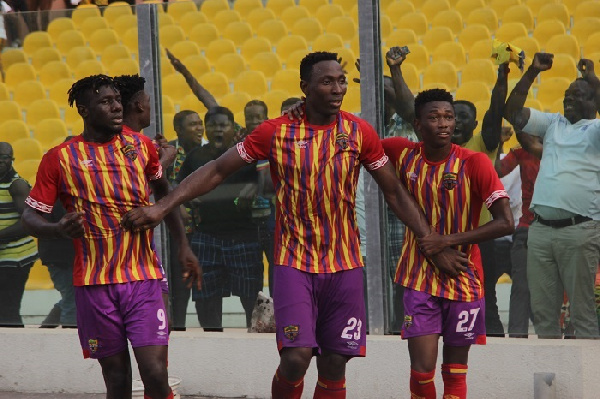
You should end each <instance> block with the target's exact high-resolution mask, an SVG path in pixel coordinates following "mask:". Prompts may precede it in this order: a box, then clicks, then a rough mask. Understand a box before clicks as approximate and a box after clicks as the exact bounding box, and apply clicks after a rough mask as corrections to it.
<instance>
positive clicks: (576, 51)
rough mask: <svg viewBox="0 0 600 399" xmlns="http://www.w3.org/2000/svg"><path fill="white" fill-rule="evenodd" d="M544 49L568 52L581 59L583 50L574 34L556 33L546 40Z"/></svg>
mask: <svg viewBox="0 0 600 399" xmlns="http://www.w3.org/2000/svg"><path fill="white" fill-rule="evenodd" d="M544 51H545V52H547V53H553V54H559V53H561V54H568V55H570V56H571V57H573V58H575V59H579V57H580V54H581V50H580V48H579V42H578V41H577V38H575V36H573V35H555V36H552V37H551V38H550V40H548V41H547V42H546V46H545V48H544Z"/></svg>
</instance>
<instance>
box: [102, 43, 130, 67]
mask: <svg viewBox="0 0 600 399" xmlns="http://www.w3.org/2000/svg"><path fill="white" fill-rule="evenodd" d="M100 59H101V60H102V64H104V65H111V64H112V63H114V62H115V61H117V60H131V59H133V58H132V57H131V52H130V51H129V49H128V48H127V46H125V45H123V44H112V45H110V46H108V47H106V48H105V49H104V50H103V51H102V53H101V54H100Z"/></svg>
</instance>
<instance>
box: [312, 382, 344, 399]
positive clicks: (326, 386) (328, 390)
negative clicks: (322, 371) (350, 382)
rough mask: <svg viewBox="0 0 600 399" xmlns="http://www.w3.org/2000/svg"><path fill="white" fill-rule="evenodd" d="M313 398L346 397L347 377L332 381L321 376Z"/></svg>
mask: <svg viewBox="0 0 600 399" xmlns="http://www.w3.org/2000/svg"><path fill="white" fill-rule="evenodd" d="M313 399H346V379H345V378H344V379H341V380H339V381H330V380H327V379H325V378H323V377H319V380H318V381H317V385H316V387H315V395H314V396H313Z"/></svg>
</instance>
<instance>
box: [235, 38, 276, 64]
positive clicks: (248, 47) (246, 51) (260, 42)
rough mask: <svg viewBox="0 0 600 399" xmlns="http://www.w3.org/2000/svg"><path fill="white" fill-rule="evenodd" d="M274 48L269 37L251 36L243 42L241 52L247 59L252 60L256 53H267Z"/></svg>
mask: <svg viewBox="0 0 600 399" xmlns="http://www.w3.org/2000/svg"><path fill="white" fill-rule="evenodd" d="M272 49H273V46H271V42H270V41H269V39H265V38H264V37H251V38H249V39H248V40H246V41H245V42H244V44H242V47H241V48H240V54H241V55H242V57H244V59H245V60H246V61H250V60H251V59H252V58H253V57H254V56H255V55H256V54H259V53H267V52H270V51H271V50H272Z"/></svg>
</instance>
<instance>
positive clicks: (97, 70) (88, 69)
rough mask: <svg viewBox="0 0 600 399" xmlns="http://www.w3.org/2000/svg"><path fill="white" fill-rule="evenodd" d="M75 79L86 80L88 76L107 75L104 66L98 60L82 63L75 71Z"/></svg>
mask: <svg viewBox="0 0 600 399" xmlns="http://www.w3.org/2000/svg"><path fill="white" fill-rule="evenodd" d="M74 73H75V79H78V80H79V79H81V78H85V77H86V76H92V75H98V74H106V69H105V68H104V65H102V63H101V62H100V61H98V60H85V61H81V62H80V63H79V65H77V68H75V69H74Z"/></svg>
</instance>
